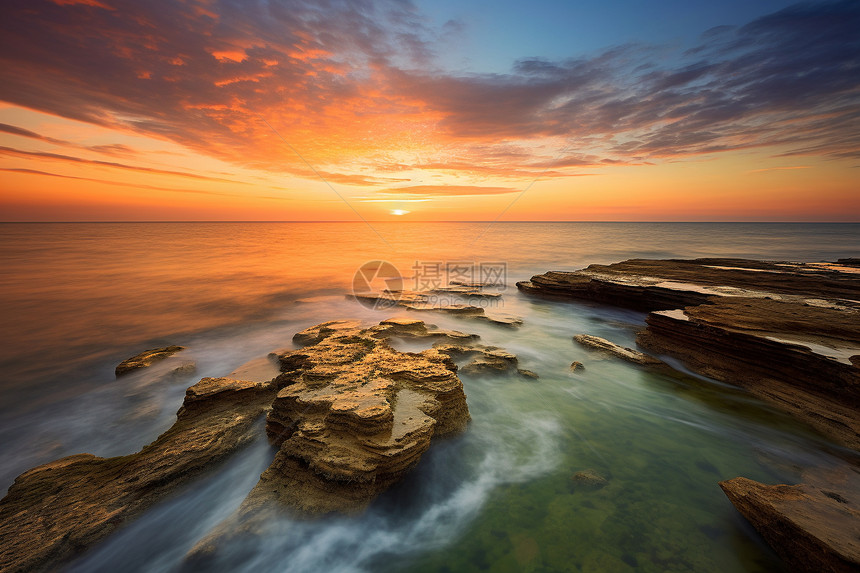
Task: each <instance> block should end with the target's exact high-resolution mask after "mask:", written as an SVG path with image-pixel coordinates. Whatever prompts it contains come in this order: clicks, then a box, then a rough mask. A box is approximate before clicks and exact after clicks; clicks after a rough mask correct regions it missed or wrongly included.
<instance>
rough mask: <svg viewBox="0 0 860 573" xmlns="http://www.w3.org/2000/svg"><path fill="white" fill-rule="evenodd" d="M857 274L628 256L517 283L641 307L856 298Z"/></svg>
mask: <svg viewBox="0 0 860 573" xmlns="http://www.w3.org/2000/svg"><path fill="white" fill-rule="evenodd" d="M858 283H860V275H858V274H857V273H856V272H854V273H847V272H841V271H839V270H836V269H833V268H828V267H826V266H817V265H816V264H815V263H785V262H769V261H754V260H747V259H717V258H713V259H693V260H678V259H671V260H652V259H631V260H628V261H624V262H621V263H614V264H612V265H590V266H589V267H587V268H585V269H582V270H578V271H572V272H568V271H550V272H547V273H544V274H542V275H535V276H533V277H532V278H531V280H529V281H522V282H518V283H517V288H519V289H520V290H523V291H526V292H532V293H536V294H546V295H555V296H564V297H573V298H581V299H586V300H593V301H596V302H602V303H606V304H611V305H614V306H623V307H627V308H633V309H637V310H644V311H654V310H672V309H676V308H683V307H685V306H694V305H699V304H704V303H707V302H709V301H710V300H711V298H712V297H723V296H758V297H762V298H763V297H765V296H771V298H778V299H780V300H782V299H785V298H792V297H794V298H795V299H802V298H804V297H806V296H808V295H809V294H811V293H814V294H815V295H816V296H818V297H823V298H825V299H843V300H857V297H858V294H860V293H858V286H857V285H858Z"/></svg>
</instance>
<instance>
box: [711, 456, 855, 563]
mask: <svg viewBox="0 0 860 573" xmlns="http://www.w3.org/2000/svg"><path fill="white" fill-rule="evenodd" d="M804 480H805V483H802V484H800V485H764V484H761V483H758V482H756V481H753V480H750V479H747V478H743V477H738V478H735V479H732V480H728V481H724V482H720V487H721V488H722V489H723V491H724V492H725V494H726V496H727V497H728V498H729V500H730V501H731V502H732V504H734V506H735V507H736V508H737V510H738V511H739V512H740V513H741V514H742V515H743V516H744V517H745V518H746V519H747V520H748V521H749V522H750V523H751V524H752V525H753V527H755V528H756V530H758V532H759V533H760V534H761V536H762V537H764V539H765V540H766V541H767V542H768V544H769V545H770V546H771V547H772V548H773V550H774V551H776V553H777V554H779V555H780V557H782V558H783V559H784V560H785V562H786V563H788V564H789V565H790V566H791V568H792V570H793V571H806V572H809V573H824V572H834V573H836V572H838V573H849V572H856V571H860V473H858V470H857V469H856V468H853V467H844V468H840V469H838V470H833V471H828V472H823V473H821V474H819V475H815V476H810V475H805V476H804Z"/></svg>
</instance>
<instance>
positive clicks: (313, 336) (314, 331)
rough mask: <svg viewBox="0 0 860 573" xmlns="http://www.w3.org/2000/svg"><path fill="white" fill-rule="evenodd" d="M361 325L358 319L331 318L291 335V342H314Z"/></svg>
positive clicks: (305, 343) (303, 344)
mask: <svg viewBox="0 0 860 573" xmlns="http://www.w3.org/2000/svg"><path fill="white" fill-rule="evenodd" d="M360 326H361V321H360V320H332V321H329V322H323V323H322V324H317V325H316V326H311V327H310V328H306V329H305V330H302V331H301V332H297V333H296V334H295V335H294V336H293V342H295V343H296V344H298V345H300V346H305V345H307V344H316V343H317V342H319V341H321V340H323V339H324V338H326V337H327V336H331V335H332V334H334V333H335V332H337V331H339V330H351V329H355V328H358V327H360Z"/></svg>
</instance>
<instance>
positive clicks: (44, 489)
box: [0, 378, 275, 571]
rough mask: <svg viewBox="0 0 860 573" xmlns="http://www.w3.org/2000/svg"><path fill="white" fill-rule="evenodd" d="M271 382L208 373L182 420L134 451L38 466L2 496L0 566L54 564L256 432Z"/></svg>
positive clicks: (183, 411)
mask: <svg viewBox="0 0 860 573" xmlns="http://www.w3.org/2000/svg"><path fill="white" fill-rule="evenodd" d="M274 394H275V389H274V386H273V385H272V384H271V383H270V382H257V381H247V380H234V379H230V378H204V379H202V380H201V381H200V382H198V383H197V384H195V385H193V386H191V387H190V388H189V389H188V391H187V392H186V396H185V401H184V403H183V405H182V408H180V410H179V412H178V413H177V419H176V423H174V424H173V426H172V427H171V428H170V429H169V430H167V431H166V432H164V433H163V434H162V435H161V436H159V437H158V438H157V439H156V440H155V441H154V442H152V443H151V444H149V445H148V446H145V447H144V448H143V449H142V450H140V451H139V452H137V453H136V454H131V455H127V456H119V457H115V458H100V457H96V456H94V455H92V454H78V455H74V456H69V457H66V458H62V459H60V460H57V461H54V462H51V463H48V464H44V465H41V466H38V467H36V468H33V469H31V470H29V471H27V472H25V473H23V474H21V475H20V476H18V477H17V478H16V479H15V482H14V483H13V484H12V486H11V487H10V488H9V493H8V494H7V495H6V497H4V498H3V499H2V500H0V539H3V540H4V542H3V547H2V549H0V570H3V571H24V570H28V571H29V570H43V569H54V568H56V566H57V565H58V564H60V563H62V562H64V561H67V560H69V559H71V558H72V557H74V556H75V555H76V554H78V553H80V552H81V551H83V550H84V549H86V548H87V547H89V546H91V545H93V544H94V543H96V542H97V541H99V540H101V539H102V538H104V537H105V536H107V535H108V534H110V533H111V532H113V531H115V530H116V529H118V528H119V527H121V526H122V525H123V524H124V523H126V522H128V521H129V520H131V519H133V518H134V517H136V516H138V515H139V514H140V513H142V512H143V511H144V510H146V509H147V508H149V507H150V506H152V505H153V504H155V503H156V502H158V501H160V500H162V499H163V498H164V497H165V496H166V495H168V494H170V493H171V492H173V491H174V490H175V489H176V488H177V487H178V486H180V485H182V484H184V483H187V482H188V481H190V480H191V479H192V478H193V477H195V476H197V475H198V474H200V473H201V472H203V471H205V470H207V469H210V468H211V467H212V465H213V464H215V463H217V462H218V461H220V460H222V459H224V458H225V457H226V456H227V455H229V454H230V453H232V452H233V451H235V450H237V449H238V448H240V447H241V446H242V445H244V444H246V443H248V442H250V441H251V440H252V439H253V438H254V434H255V433H254V431H253V428H254V425H255V424H254V422H255V421H256V420H257V419H259V418H260V416H262V414H263V413H264V411H265V410H266V408H267V407H268V405H269V404H270V403H271V401H272V398H273V397H274Z"/></svg>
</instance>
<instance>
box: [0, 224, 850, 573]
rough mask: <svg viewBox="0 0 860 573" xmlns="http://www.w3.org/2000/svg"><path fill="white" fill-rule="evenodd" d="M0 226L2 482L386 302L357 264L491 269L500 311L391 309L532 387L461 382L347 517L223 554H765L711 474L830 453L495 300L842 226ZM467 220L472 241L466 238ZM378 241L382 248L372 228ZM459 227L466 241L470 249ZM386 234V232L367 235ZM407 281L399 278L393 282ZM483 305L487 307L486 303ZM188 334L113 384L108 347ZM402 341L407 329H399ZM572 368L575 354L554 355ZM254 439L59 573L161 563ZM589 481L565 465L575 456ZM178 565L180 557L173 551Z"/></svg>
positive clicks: (744, 565)
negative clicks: (508, 367)
mask: <svg viewBox="0 0 860 573" xmlns="http://www.w3.org/2000/svg"><path fill="white" fill-rule="evenodd" d="M374 227H375V228H376V229H377V231H378V233H379V235H381V237H382V238H380V237H379V236H378V235H377V234H376V233H374V232H373V231H371V230H369V229H368V228H367V226H366V225H364V224H360V223H354V224H353V223H338V224H335V223H301V224H288V223H212V224H207V223H188V224H186V223H173V224H160V223H159V224H156V223H153V224H69V225H60V224H57V225H41V224H40V225H20V224H14V225H0V247H2V263H3V265H2V270H0V273H2V274H0V287H2V294H3V297H2V301H0V316H2V318H0V320H2V321H3V322H4V324H3V333H4V340H3V345H2V348H3V354H2V356H0V366H2V367H3V371H4V372H5V373H6V376H4V396H5V399H4V400H3V403H2V410H0V411H2V422H0V443H2V446H0V469H2V473H0V478H2V482H3V487H6V486H8V485H9V484H11V481H12V479H14V477H15V476H16V475H17V474H19V473H21V472H22V471H24V470H26V469H28V468H30V467H32V466H34V465H37V464H39V463H44V462H47V461H50V460H52V459H56V458H58V457H61V456H64V455H69V454H73V453H79V452H90V453H94V454H97V455H104V456H108V455H119V454H125V453H130V452H133V451H136V450H137V449H139V448H140V447H141V446H143V445H145V444H146V443H148V442H150V441H152V440H153V439H154V438H155V437H156V436H157V435H158V434H159V433H160V432H162V431H164V430H165V429H167V428H168V427H169V426H170V425H171V423H172V422H173V420H174V419H175V412H176V410H177V409H178V407H179V405H180V404H181V402H182V397H183V394H184V390H185V388H186V387H187V386H188V385H190V384H192V383H194V382H195V381H196V380H198V379H199V378H200V377H203V376H217V375H224V374H227V373H228V372H230V371H231V370H232V369H234V368H235V367H237V366H239V365H240V364H242V363H243V362H246V361H247V360H250V359H253V358H256V357H259V356H262V355H265V354H266V353H268V352H270V351H272V350H274V349H278V348H290V347H292V345H291V342H290V339H291V337H292V334H293V333H295V332H296V331H297V330H300V329H302V328H305V327H307V326H310V325H313V324H316V323H318V322H323V321H326V320H333V319H338V318H361V319H363V320H366V321H367V323H368V324H372V323H374V322H377V321H379V320H382V319H384V318H387V317H389V316H392V315H396V314H401V315H402V314H406V313H405V312H403V311H402V310H401V311H374V310H371V309H367V308H364V307H363V306H361V305H359V304H358V303H356V302H355V301H352V300H348V299H347V298H346V297H344V296H343V293H345V292H348V290H349V288H350V284H351V281H352V276H353V273H354V272H355V270H356V269H357V268H358V267H359V266H360V265H361V264H362V263H364V262H366V261H370V260H378V259H382V260H388V261H390V262H392V263H394V264H395V265H396V266H397V267H398V268H399V269H400V270H401V271H402V272H403V274H404V275H406V276H408V275H410V274H411V273H412V271H411V270H410V269H411V267H412V266H413V265H414V264H415V262H416V261H424V262H433V261H438V262H454V261H456V262H473V263H475V264H480V263H482V262H483V263H498V262H504V263H506V265H507V282H508V285H509V287H508V288H507V289H506V290H505V291H504V293H503V294H504V298H503V300H502V302H501V303H500V304H501V305H502V306H503V308H499V309H498V310H500V311H504V312H505V313H510V314H515V315H518V316H521V317H523V319H524V320H525V324H524V325H523V326H522V327H521V328H519V329H508V328H503V327H498V326H494V325H491V324H488V323H483V322H479V321H473V320H468V319H458V318H456V317H453V316H449V315H442V314H436V313H409V314H410V316H416V317H420V318H423V319H424V320H426V321H427V322H430V323H433V324H437V325H439V326H440V327H443V328H454V329H458V330H464V331H469V332H475V333H478V334H480V335H481V337H482V341H483V342H484V343H486V344H494V345H498V346H501V347H503V348H505V349H508V350H510V351H512V352H514V353H516V354H517V355H518V356H519V359H520V367H522V368H526V369H529V370H532V371H534V372H536V373H537V374H538V375H539V376H540V379H539V380H530V379H525V378H521V377H517V376H514V377H504V376H503V377H494V376H485V377H483V376H468V375H466V374H461V378H462V380H463V383H464V385H465V390H466V394H467V397H468V403H469V408H470V410H471V413H472V423H471V425H470V426H469V428H468V430H467V431H466V433H465V434H463V435H461V436H459V437H455V438H450V439H446V440H440V441H437V442H436V443H435V444H434V446H433V447H432V448H431V449H430V451H429V452H428V453H427V454H426V455H425V456H424V458H423V459H422V461H421V463H420V464H419V466H418V467H416V468H415V469H414V470H413V471H412V472H410V473H409V474H408V475H407V476H406V478H405V479H404V480H403V482H401V483H400V484H399V485H398V486H396V487H395V488H393V489H392V490H390V491H389V492H387V493H385V494H383V495H382V496H381V497H380V498H379V499H378V500H376V501H375V502H374V503H373V504H371V506H370V508H369V509H368V510H367V511H366V512H365V513H363V514H362V515H359V516H353V517H327V518H324V519H320V520H300V519H299V520H297V519H289V518H286V517H283V518H280V519H273V520H271V521H270V522H269V523H268V524H267V526H266V528H265V530H264V531H262V532H261V534H260V535H257V536H254V537H241V536H240V537H237V538H236V539H234V540H232V541H230V542H225V543H224V544H223V545H222V546H221V547H220V548H219V551H218V554H217V556H216V559H215V560H214V561H213V562H211V563H210V564H209V566H210V567H211V568H212V569H213V570H221V571H273V572H275V571H392V572H393V571H427V572H430V571H655V572H657V571H660V572H662V571H696V572H699V571H714V572H732V571H762V572H764V571H780V570H781V569H780V564H779V562H778V561H777V560H776V558H775V557H774V555H773V554H772V553H771V552H770V550H769V549H768V548H767V547H766V546H764V545H763V544H762V543H761V541H760V540H759V538H758V537H757V536H756V534H755V533H754V532H753V531H752V529H751V528H750V527H749V526H748V525H747V524H746V522H744V520H743V519H742V518H741V517H740V516H739V515H738V514H737V512H736V511H735V510H734V508H733V507H732V506H731V504H730V503H729V502H728V501H727V500H726V499H725V496H724V495H723V494H722V492H721V490H720V489H719V487H718V486H717V482H718V481H720V480H723V479H729V478H732V477H736V476H739V475H743V476H746V477H749V478H752V479H755V480H760V481H763V482H766V483H778V482H792V481H794V480H796V479H797V478H798V470H799V468H800V467H802V466H805V465H809V464H827V463H830V462H831V461H832V460H833V458H832V457H831V453H828V452H832V451H834V448H835V447H834V446H833V445H832V444H830V443H828V442H827V441H826V440H825V439H823V438H821V437H819V436H817V435H815V434H814V433H812V432H811V431H809V430H808V429H807V428H804V427H803V426H800V425H798V424H797V423H795V422H794V421H793V420H791V419H790V418H788V417H787V416H785V415H782V414H780V413H778V412H775V411H773V410H772V409H771V408H770V407H768V406H767V405H765V404H762V403H761V402H759V401H758V400H756V399H754V398H752V397H750V396H748V395H746V394H745V393H743V392H742V391H740V390H737V389H735V388H732V387H730V386H726V385H724V384H720V383H717V382H714V381H709V380H705V379H701V378H698V377H694V376H687V375H683V374H678V375H675V376H673V375H666V374H656V373H649V372H647V371H645V370H643V369H641V368H638V367H635V366H633V365H629V364H627V363H624V362H621V361H619V360H617V359H614V358H606V357H603V356H601V355H598V354H594V353H592V352H589V351H588V350H586V349H584V348H582V347H580V346H579V345H577V344H575V343H574V342H573V341H572V340H571V337H572V336H573V335H574V334H579V333H588V334H594V335H597V336H602V337H605V338H607V339H609V340H612V341H614V342H617V343H619V344H623V345H626V346H632V345H633V344H634V340H635V333H636V331H637V330H638V329H640V328H642V326H643V324H644V317H645V315H644V314H642V313H636V312H630V311H625V310H620V309H614V308H609V307H605V306H599V305H592V304H588V303H577V302H567V301H556V300H544V299H539V298H534V297H529V296H526V295H523V294H521V293H519V292H518V291H517V290H516V288H515V287H514V282H515V281H516V280H523V279H527V278H528V277H530V276H531V275H532V274H535V273H538V272H543V271H546V270H550V269H556V270H573V269H575V268H580V267H582V266H585V265H587V264H590V263H609V262H613V261H616V260H623V259H625V258H631V257H696V256H732V257H736V256H738V257H756V258H766V259H788V260H825V259H835V258H838V257H847V256H856V254H857V252H858V251H860V226H858V225H851V224H846V225H817V224H811V225H789V224H644V223H643V224H609V223H605V224H593V223H553V224H545V223H504V224H497V225H494V226H492V227H490V228H489V230H487V224H486V223H419V224H410V223H374ZM485 230H487V232H486V233H484V231H485ZM383 239H384V240H383ZM476 239H477V241H476ZM386 242H387V244H386ZM407 286H410V285H409V283H408V281H407ZM490 311H491V312H492V309H491V310H490ZM168 343H172V344H181V345H183V346H186V347H187V348H188V349H187V350H186V351H184V352H183V353H181V354H180V355H178V356H177V357H176V358H177V360H194V361H195V362H196V364H197V370H196V371H195V372H193V373H185V374H182V375H179V376H176V375H173V376H171V375H169V373H168V369H169V367H170V366H171V364H170V363H169V361H167V362H165V363H163V364H161V365H155V366H153V367H151V368H149V369H145V370H142V371H139V372H136V373H133V374H130V375H128V376H126V377H123V378H120V379H118V380H116V379H114V376H113V368H114V367H115V365H116V364H117V363H118V362H119V361H121V360H122V359H124V358H127V357H128V356H131V355H133V354H136V353H137V352H139V351H141V350H144V349H146V348H151V347H154V346H158V345H161V344H168ZM396 345H397V346H398V347H400V348H403V349H408V350H416V349H420V346H418V345H416V344H415V343H407V342H398V343H396ZM574 360H578V361H580V362H582V363H583V364H584V365H585V368H584V370H583V371H581V372H578V373H571V372H570V371H569V365H570V363H571V362H572V361H574ZM273 455H274V451H273V450H272V449H271V448H270V447H269V446H268V445H267V444H266V442H265V439H264V438H262V426H261V439H259V440H257V442H255V443H254V444H252V445H251V446H249V447H247V448H245V449H244V450H243V451H241V452H239V453H237V454H236V455H234V456H233V457H231V458H230V459H229V460H228V461H226V462H225V463H223V464H222V465H220V466H218V467H216V468H213V469H212V471H211V472H210V473H209V474H207V475H205V476H203V477H201V478H199V479H197V480H195V481H194V482H192V483H190V484H189V485H187V486H186V487H184V488H182V489H181V490H179V491H177V492H176V494H175V495H173V496H171V497H170V498H168V499H167V500H164V501H162V502H161V503H159V504H157V505H156V506H154V507H153V508H152V509H151V510H149V511H148V512H146V513H145V514H144V515H143V516H141V517H140V518H138V519H137V520H136V521H134V522H132V523H131V524H129V525H128V526H126V527H125V528H123V529H122V530H120V531H118V532H117V533H115V534H114V535H113V536H111V537H109V538H107V539H106V540H105V541H103V542H102V543H101V544H99V545H98V546H96V547H94V548H92V549H91V550H90V551H89V552H87V553H86V554H85V555H83V556H82V557H81V558H80V559H79V560H77V561H76V562H74V563H72V564H71V565H70V566H69V567H68V568H67V569H68V570H70V571H178V570H182V569H183V567H184V565H183V558H184V556H185V555H186V553H187V552H188V551H189V550H190V549H191V548H192V547H193V546H194V545H195V544H196V543H197V542H198V541H199V540H200V539H202V538H203V537H204V536H205V535H206V534H207V533H208V532H209V531H210V530H211V529H212V528H213V527H215V525H217V523H219V522H220V521H221V520H223V519H224V518H225V517H226V516H228V515H229V514H230V513H231V512H232V511H233V510H235V508H236V507H238V505H239V504H240V503H241V500H242V499H243V498H244V496H245V495H246V494H247V492H248V491H249V490H250V489H251V488H252V487H253V485H254V484H255V483H256V480H257V477H258V476H259V474H260V472H261V471H262V470H263V469H265V467H266V466H267V465H268V463H269V462H270V461H271V459H272V456H273ZM587 469H590V470H593V471H595V472H597V473H599V474H601V475H602V476H604V477H605V478H606V479H607V481H608V482H607V485H606V486H605V487H603V488H600V489H593V488H588V487H584V486H582V485H581V484H579V483H578V482H576V481H575V480H573V479H572V476H573V474H575V473H576V472H578V471H582V470H587ZM186 567H187V566H186Z"/></svg>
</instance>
